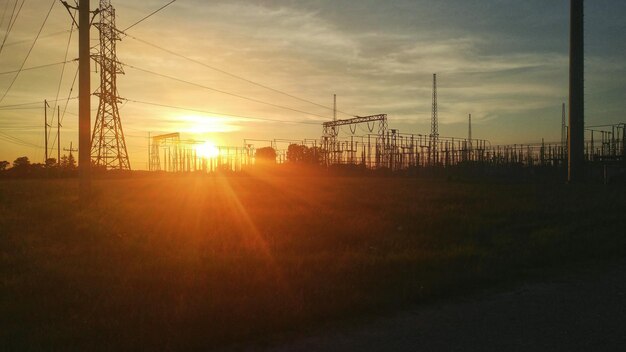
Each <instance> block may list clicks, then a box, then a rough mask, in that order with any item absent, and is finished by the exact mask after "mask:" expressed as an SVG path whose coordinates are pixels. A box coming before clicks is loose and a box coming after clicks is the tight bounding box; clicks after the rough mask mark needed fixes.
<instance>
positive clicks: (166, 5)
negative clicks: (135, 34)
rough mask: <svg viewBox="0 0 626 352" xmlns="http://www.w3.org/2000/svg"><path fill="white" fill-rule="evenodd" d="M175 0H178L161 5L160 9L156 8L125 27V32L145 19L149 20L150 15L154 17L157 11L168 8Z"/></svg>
mask: <svg viewBox="0 0 626 352" xmlns="http://www.w3.org/2000/svg"><path fill="white" fill-rule="evenodd" d="M175 2H176V0H172V1H170V2H168V3H167V4H165V5H163V6H161V7H159V8H158V9H156V10H155V11H153V12H151V13H150V14H149V15H147V16H145V17H144V18H142V19H140V20H139V21H137V22H135V23H133V24H131V25H130V26H128V27H126V29H124V30H123V31H122V32H125V31H127V30H129V29H131V28H133V27H135V26H136V25H138V24H140V23H141V22H143V21H145V20H147V19H148V18H150V17H152V16H153V15H155V14H156V13H157V12H159V11H161V10H163V9H164V8H166V7H168V6H170V5H171V4H173V3H175Z"/></svg>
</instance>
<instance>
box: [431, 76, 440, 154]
mask: <svg viewBox="0 0 626 352" xmlns="http://www.w3.org/2000/svg"><path fill="white" fill-rule="evenodd" d="M438 145H439V116H438V108H437V74H436V73H434V74H433V111H432V116H431V120H430V155H431V162H432V165H435V164H436V163H437V161H438Z"/></svg>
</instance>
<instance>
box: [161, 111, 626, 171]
mask: <svg viewBox="0 0 626 352" xmlns="http://www.w3.org/2000/svg"><path fill="white" fill-rule="evenodd" d="M364 123H365V124H368V126H367V128H368V129H367V130H366V131H368V132H369V131H372V132H373V131H375V130H376V128H378V130H376V133H360V134H359V133H357V130H358V127H359V124H364ZM322 127H323V131H324V136H322V138H321V140H317V139H301V140H295V139H294V140H292V139H244V142H243V146H242V147H233V146H230V147H228V146H218V147H216V149H217V153H216V154H217V155H216V156H214V157H203V156H200V155H198V154H197V146H199V145H202V144H204V141H197V140H193V139H181V137H180V133H171V134H165V135H159V136H154V137H152V138H151V146H150V151H151V152H150V163H149V164H150V166H149V168H150V170H151V171H167V172H196V171H202V172H215V171H218V170H220V171H241V170H242V169H243V168H244V167H246V166H250V165H254V164H255V154H256V150H257V149H258V148H262V147H271V148H273V149H274V150H275V151H276V162H277V163H279V164H282V163H286V162H288V160H287V150H288V147H289V145H292V144H296V145H301V146H306V147H309V148H319V150H320V156H321V158H320V162H321V164H322V165H324V166H326V167H330V166H337V165H353V166H359V167H364V168H367V169H371V170H375V169H390V170H394V171H399V170H407V169H411V168H432V167H439V168H446V167H456V166H463V165H485V166H493V167H504V168H506V167H565V166H566V165H567V155H568V154H567V141H564V142H543V141H542V142H541V143H529V144H511V145H492V144H491V143H490V142H489V141H488V140H485V139H469V138H456V137H444V136H438V139H437V144H436V148H433V140H432V136H431V134H428V135H426V134H411V133H400V132H399V131H398V130H396V129H389V128H387V118H386V115H384V114H381V115H373V116H365V117H357V118H354V119H347V120H336V121H332V122H328V123H324V124H323V125H322ZM346 127H347V128H348V131H349V133H350V135H343V136H341V137H340V136H339V134H340V132H341V130H342V128H346ZM625 130H626V129H625V124H624V123H620V124H615V125H605V126H597V127H593V128H588V129H587V132H586V139H585V157H584V159H585V161H586V162H587V163H590V164H594V163H595V164H618V165H623V164H624V162H625V158H624V153H625V148H624V145H625V144H626V133H625ZM433 149H435V150H436V153H435V152H434V151H433Z"/></svg>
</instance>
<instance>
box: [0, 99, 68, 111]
mask: <svg viewBox="0 0 626 352" xmlns="http://www.w3.org/2000/svg"><path fill="white" fill-rule="evenodd" d="M69 99H78V97H71V98H69ZM69 99H68V100H69ZM58 100H64V99H58ZM58 100H54V99H53V100H48V103H52V102H56V101H58ZM36 104H41V100H39V101H33V102H29V103H20V104H11V105H0V110H13V109H12V108H16V107H21V106H28V105H36Z"/></svg>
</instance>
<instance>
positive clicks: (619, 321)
mask: <svg viewBox="0 0 626 352" xmlns="http://www.w3.org/2000/svg"><path fill="white" fill-rule="evenodd" d="M264 350H269V351H275V352H279V351H280V352H282V351H626V262H624V263H619V264H616V265H613V266H611V267H609V268H606V267H604V268H603V269H597V268H596V269H582V270H581V269H576V271H575V272H572V273H569V274H561V275H559V276H558V277H556V278H555V277H552V278H550V279H543V280H541V281H535V282H530V283H524V284H519V285H517V286H515V287H513V288H511V287H509V288H508V289H502V288H500V289H490V290H486V291H483V292H479V293H475V294H472V295H471V296H469V297H465V298H457V299H452V300H449V301H444V302H440V303H434V304H430V305H425V306H420V307H415V308H413V309H410V310H408V311H405V312H402V313H398V314H396V315H393V316H388V317H383V318H377V319H371V320H368V321H366V322H362V323H359V324H350V326H347V325H346V324H343V325H341V324H336V325H334V326H328V327H325V328H323V329H321V330H319V331H317V332H315V333H313V334H312V335H310V336H305V337H301V338H298V339H296V340H295V341H288V342H284V343H283V344H282V345H279V346H272V347H271V348H269V349H268V348H266V349H264Z"/></svg>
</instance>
